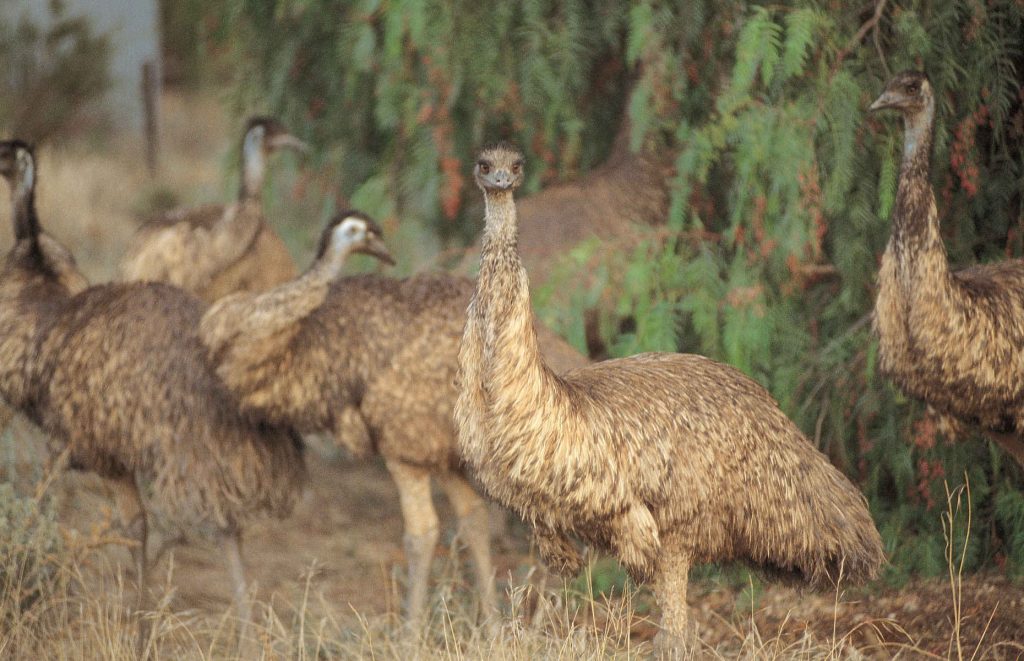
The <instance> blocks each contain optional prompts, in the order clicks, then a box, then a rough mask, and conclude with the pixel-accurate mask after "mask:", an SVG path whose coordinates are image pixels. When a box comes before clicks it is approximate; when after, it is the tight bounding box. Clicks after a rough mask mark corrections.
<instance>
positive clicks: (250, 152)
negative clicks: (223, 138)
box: [238, 131, 267, 201]
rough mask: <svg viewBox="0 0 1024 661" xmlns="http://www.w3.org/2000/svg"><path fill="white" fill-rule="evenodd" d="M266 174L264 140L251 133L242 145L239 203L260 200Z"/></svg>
mask: <svg viewBox="0 0 1024 661" xmlns="http://www.w3.org/2000/svg"><path fill="white" fill-rule="evenodd" d="M266 174H267V159H266V156H265V155H264V153H263V144H262V140H261V139H259V138H258V137H257V136H256V135H255V134H254V133H253V132H251V131H250V132H249V134H248V135H246V137H245V142H244V143H243V145H242V187H241V189H240V190H239V191H238V199H239V201H242V200H247V199H249V200H256V199H259V196H260V192H261V191H262V190H263V181H264V179H265V178H266Z"/></svg>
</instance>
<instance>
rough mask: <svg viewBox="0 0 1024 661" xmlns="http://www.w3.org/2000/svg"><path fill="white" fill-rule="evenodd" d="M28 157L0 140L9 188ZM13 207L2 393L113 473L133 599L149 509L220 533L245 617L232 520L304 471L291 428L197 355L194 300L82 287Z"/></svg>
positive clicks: (2, 294) (171, 291)
mask: <svg viewBox="0 0 1024 661" xmlns="http://www.w3.org/2000/svg"><path fill="white" fill-rule="evenodd" d="M11 152H13V153H14V154H17V155H16V156H13V157H12V156H11ZM31 158H32V156H31V151H30V150H28V149H27V147H25V146H24V145H21V144H18V143H0V170H2V174H3V175H4V176H5V177H7V178H8V179H9V180H11V181H12V188H15V189H16V188H17V182H18V181H19V179H20V178H21V177H22V176H23V174H22V170H21V169H19V167H18V166H17V165H15V166H13V167H11V166H10V164H9V162H10V161H12V160H13V161H15V162H20V161H21V160H22V159H28V160H31ZM14 217H15V236H16V243H15V245H14V247H13V248H12V249H11V251H10V252H9V253H8V254H7V255H6V257H5V258H4V260H3V263H2V266H0V394H2V395H3V397H4V398H5V399H7V401H9V402H10V403H11V404H12V405H13V406H14V407H16V408H17V409H18V410H19V411H21V412H23V413H24V414H25V415H26V416H27V417H28V418H29V419H30V420H32V421H33V422H35V423H36V424H38V425H39V426H40V427H42V428H43V429H44V430H45V431H46V432H48V433H49V434H51V435H52V436H53V437H54V438H55V439H57V440H58V441H60V442H62V443H64V444H66V445H67V446H68V447H69V448H70V463H71V465H72V466H73V467H76V468H79V469H84V470H91V471H94V472H96V473H98V474H99V475H101V476H103V477H106V478H109V479H112V480H114V481H115V482H116V483H117V484H118V485H119V489H120V496H121V504H122V507H123V508H124V509H125V510H126V512H127V513H128V514H129V517H128V518H129V520H130V523H131V524H132V528H134V531H135V533H136V534H138V535H139V537H140V542H141V544H140V546H139V547H138V548H137V549H135V551H134V552H133V553H134V554H135V560H136V565H137V567H136V568H137V570H138V572H139V575H140V576H139V582H140V586H139V587H140V600H141V595H142V594H143V593H144V589H145V582H146V560H145V546H146V532H147V512H149V513H158V514H159V515H160V516H161V518H162V519H164V520H166V521H168V522H169V523H170V524H171V525H172V526H173V527H176V528H178V529H180V530H182V531H183V532H187V533H195V532H200V533H213V534H215V535H217V536H219V537H221V538H222V540H223V543H224V545H225V549H226V551H227V555H228V559H229V561H230V562H231V567H232V578H233V580H234V583H235V590H236V594H235V596H236V598H238V601H239V606H240V608H241V614H242V616H243V619H248V612H247V610H246V609H245V608H244V602H243V600H242V597H244V595H245V584H244V578H243V577H242V575H241V572H240V571H237V569H238V568H239V567H240V566H241V559H240V556H239V548H238V544H239V535H240V531H241V529H242V528H243V527H244V525H245V523H246V521H247V520H248V519H249V518H250V517H251V516H253V515H255V514H258V513H264V512H266V513H270V514H273V515H277V516H283V515H285V514H287V513H288V512H289V511H290V508H291V506H292V503H293V501H294V500H295V497H296V496H297V494H298V492H299V490H300V488H301V485H302V484H303V482H304V480H305V477H306V472H305V464H304V462H303V453H302V446H301V443H300V439H299V438H298V436H297V435H296V434H295V433H294V432H293V431H292V430H291V429H289V428H286V427H274V426H271V425H266V424H262V423H256V422H253V421H252V420H250V419H248V418H245V417H244V416H242V415H241V413H240V412H239V410H238V407H237V404H236V403H235V402H234V400H233V398H232V396H231V394H230V393H229V392H228V390H227V389H226V388H225V387H224V386H223V384H221V383H220V381H219V380H218V379H217V377H216V375H215V374H214V373H213V370H212V369H211V368H210V366H209V365H208V363H207V362H206V361H205V357H204V352H203V350H202V345H201V344H200V342H199V338H198V336H197V334H196V330H197V328H198V324H199V320H200V317H201V315H202V311H203V304H202V302H201V301H199V300H198V299H196V298H195V297H193V296H191V295H190V294H188V293H186V292H184V291H182V290H180V289H177V288H175V287H171V286H169V285H164V284H159V283H125V284H109V285H97V286H93V287H88V288H85V289H81V288H80V287H79V285H80V284H81V282H82V279H81V276H80V275H78V274H77V270H76V269H75V268H74V261H73V260H72V258H71V256H70V253H68V252H67V251H66V250H64V249H63V248H62V247H60V246H59V245H58V244H56V243H55V242H50V241H45V240H42V239H41V237H40V235H39V231H40V230H39V222H38V219H37V218H36V216H35V209H34V207H33V206H32V205H31V204H29V205H28V207H27V208H26V209H23V210H19V209H18V208H17V205H16V208H15V215H14Z"/></svg>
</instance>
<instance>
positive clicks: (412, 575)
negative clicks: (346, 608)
mask: <svg viewBox="0 0 1024 661" xmlns="http://www.w3.org/2000/svg"><path fill="white" fill-rule="evenodd" d="M386 463H387V467H388V471H389V472H390V473H391V478H392V479H393V480H394V481H395V486H397V487H398V497H399V499H400V501H401V504H402V519H403V521H404V523H405V536H404V538H403V542H404V546H405V558H406V563H407V565H408V571H409V576H408V584H407V586H406V598H405V616H406V619H407V622H408V623H409V625H410V626H412V627H414V628H416V629H418V628H419V626H420V625H421V624H422V622H423V616H424V613H425V611H426V606H427V581H428V579H429V578H430V566H431V564H432V561H433V559H434V550H435V549H436V548H437V540H438V536H439V532H438V527H437V512H435V511H434V503H433V500H432V499H431V496H430V473H429V472H428V471H426V470H425V469H423V468H417V467H415V466H409V465H407V464H403V463H401V462H397V461H388V462H386Z"/></svg>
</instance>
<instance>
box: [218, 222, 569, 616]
mask: <svg viewBox="0 0 1024 661" xmlns="http://www.w3.org/2000/svg"><path fill="white" fill-rule="evenodd" d="M347 216H351V214H347ZM344 217H346V215H343V216H342V218H344ZM343 225H344V223H340V222H339V220H336V221H335V222H334V223H332V225H331V226H329V227H328V228H327V229H326V230H325V234H324V239H323V240H322V241H321V246H325V245H329V246H335V247H333V248H327V249H322V250H321V251H320V253H321V254H320V257H319V258H318V260H317V261H316V262H315V263H314V264H313V266H312V267H311V268H310V270H309V271H308V272H307V273H306V274H305V275H303V276H302V277H301V278H300V279H298V280H296V281H295V282H292V283H289V284H286V285H282V286H280V287H277V288H275V289H273V290H271V291H269V292H266V293H264V294H261V295H253V294H236V295H233V296H228V297H226V298H224V299H222V300H220V301H218V302H217V303H215V304H214V305H213V306H211V308H210V310H209V311H208V312H207V313H206V316H205V317H204V318H203V321H202V324H201V326H200V334H201V337H202V340H203V342H204V343H205V344H206V346H207V347H208V349H209V351H210V356H211V359H212V361H213V362H214V363H215V364H216V366H217V373H218V374H219V375H220V376H221V378H222V379H223V380H224V382H225V383H226V384H227V385H228V387H229V388H230V389H231V390H232V391H233V392H234V393H235V394H236V395H237V396H238V398H239V400H240V402H241V405H242V408H243V410H244V411H246V412H248V413H249V414H251V415H254V416H259V417H261V418H263V419H266V420H269V421H271V422H273V423H279V424H291V425H295V426H296V427H297V428H298V429H299V430H300V431H304V432H323V431H333V432H334V433H335V435H336V436H340V437H343V438H346V437H348V431H347V430H346V429H345V427H346V426H348V425H351V424H353V423H355V424H357V426H360V425H359V422H358V421H359V420H361V421H362V423H361V428H363V429H365V430H366V431H367V435H366V436H365V439H366V445H356V446H354V447H352V446H350V447H349V449H350V450H352V451H354V452H355V453H356V454H366V453H369V452H371V451H374V450H375V451H377V452H379V453H380V454H381V455H382V456H383V457H384V460H385V462H386V463H387V466H388V469H389V470H390V472H391V474H392V476H393V478H394V480H395V483H396V485H397V487H398V490H399V495H400V498H401V502H402V514H403V518H404V521H405V546H406V552H407V560H408V563H409V567H408V570H409V590H408V596H407V606H406V609H407V613H408V615H409V617H410V619H411V620H413V621H415V620H417V619H419V617H420V616H421V615H422V614H423V610H424V607H425V604H426V595H427V591H426V590H427V578H428V576H429V571H430V565H431V559H432V557H433V554H434V549H435V546H436V544H437V539H438V522H437V514H436V513H435V511H434V508H433V505H432V503H431V497H430V480H431V477H432V476H433V477H434V478H436V479H438V480H439V481H440V482H441V484H442V486H443V487H444V488H445V490H446V492H447V495H448V496H449V499H450V500H451V501H452V504H453V506H454V508H455V510H456V513H457V515H458V516H459V519H460V536H462V538H463V539H464V540H465V541H466V543H467V545H468V546H469V549H470V552H471V553H472V555H473V560H474V564H475V566H476V569H477V572H478V583H479V589H480V594H481V601H482V604H483V607H484V609H485V610H490V609H492V608H493V606H494V603H495V593H494V583H493V576H492V571H491V563H490V552H489V543H488V525H487V513H486V507H485V505H484V502H483V501H482V500H481V499H480V497H479V495H477V494H476V492H475V491H474V490H473V488H472V487H471V486H470V485H469V483H468V482H467V481H466V479H465V477H464V476H463V474H462V471H461V467H460V466H461V463H460V458H459V456H458V453H457V452H456V450H455V430H454V425H453V422H452V407H453V406H454V403H455V387H454V383H453V381H454V377H455V371H456V355H457V352H458V344H459V338H460V337H461V335H462V326H463V324H464V322H465V318H464V310H465V307H466V304H467V303H468V301H469V297H470V295H471V294H472V291H473V283H472V281H470V280H467V279H464V278H457V277H452V276H449V275H441V274H431V275H418V276H414V277H411V278H406V279H403V280H397V279H394V278H388V277H382V276H377V275H361V276H354V277H345V278H339V277H338V272H339V271H340V261H341V260H342V259H343V258H344V255H345V254H346V252H347V249H346V248H344V246H341V245H340V244H339V243H338V237H337V232H336V228H340V227H343ZM375 234H376V232H370V233H368V236H371V237H373V236H374V235H375ZM378 240H379V239H378ZM541 333H542V337H544V338H545V342H546V345H547V346H549V347H552V348H553V350H554V351H553V353H554V354H556V356H557V359H558V360H560V361H561V362H562V363H563V364H566V366H569V365H579V364H582V363H583V362H585V360H584V359H583V358H582V357H581V356H580V355H579V354H578V353H575V352H574V351H572V349H571V348H567V345H566V344H565V343H564V342H563V341H562V340H561V339H560V338H558V337H557V336H555V335H554V334H553V333H551V332H550V331H547V330H543V329H542V330H541Z"/></svg>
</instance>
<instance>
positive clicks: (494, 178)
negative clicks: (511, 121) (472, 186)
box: [473, 142, 524, 193]
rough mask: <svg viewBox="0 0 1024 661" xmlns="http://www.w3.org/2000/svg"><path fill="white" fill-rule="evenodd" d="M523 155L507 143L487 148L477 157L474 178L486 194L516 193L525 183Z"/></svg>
mask: <svg viewBox="0 0 1024 661" xmlns="http://www.w3.org/2000/svg"><path fill="white" fill-rule="evenodd" d="M523 167H524V159H523V153H522V152H521V151H519V150H518V149H516V148H515V147H513V146H512V145H510V144H509V143H507V142H500V143H498V144H496V145H493V146H491V147H485V148H484V149H483V150H481V152H480V154H479V155H477V157H476V167H474V168H473V177H474V178H475V179H476V185H477V186H479V187H480V190H482V191H483V192H484V193H489V192H500V191H514V190H515V189H517V188H519V186H520V185H521V184H522V183H523Z"/></svg>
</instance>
